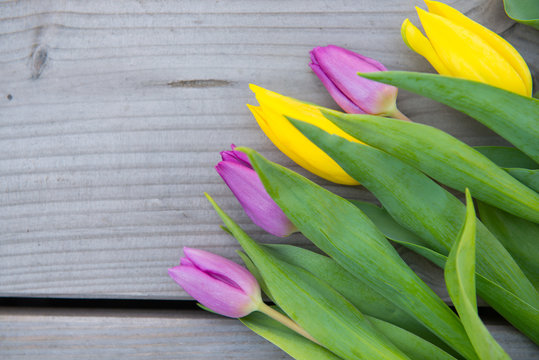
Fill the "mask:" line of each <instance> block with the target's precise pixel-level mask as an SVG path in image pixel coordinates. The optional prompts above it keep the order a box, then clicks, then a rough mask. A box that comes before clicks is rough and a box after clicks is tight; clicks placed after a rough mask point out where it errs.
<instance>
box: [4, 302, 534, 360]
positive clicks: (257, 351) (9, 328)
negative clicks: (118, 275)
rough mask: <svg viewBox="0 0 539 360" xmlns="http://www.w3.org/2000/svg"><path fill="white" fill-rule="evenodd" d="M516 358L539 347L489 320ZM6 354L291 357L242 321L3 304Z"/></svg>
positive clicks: (524, 358) (528, 357)
mask: <svg viewBox="0 0 539 360" xmlns="http://www.w3.org/2000/svg"><path fill="white" fill-rule="evenodd" d="M485 323H486V324H487V327H488V329H489V331H490V332H491V333H492V335H493V336H494V337H495V338H496V339H498V340H499V342H500V344H501V345H502V346H503V347H504V349H505V350H506V351H507V353H508V354H509V355H510V356H511V357H512V359H513V360H532V359H537V356H538V355H539V348H537V346H536V345H535V344H533V343H532V342H531V341H530V340H528V339H527V338H526V337H524V336H523V335H521V334H520V333H519V332H518V331H516V330H515V329H514V328H512V327H510V326H509V325H507V324H506V323H498V322H493V321H489V320H486V321H485ZM0 354H1V355H2V359H5V360H8V359H20V358H35V357H36V356H38V357H39V359H44V360H46V359H54V360H62V359H95V358H96V357H99V358H100V359H119V358H122V357H125V358H130V359H253V360H258V359H260V360H262V359H264V360H267V359H291V358H290V357H289V356H288V355H286V354H285V353H284V352H282V351H281V350H279V349H278V348H277V347H275V346H273V345H272V344H270V343H269V342H267V341H266V340H264V339H263V338H261V337H258V336H257V335H256V334H254V333H252V332H251V331H250V330H249V329H247V328H246V327H244V326H243V325H242V324H241V323H240V322H239V321H237V320H234V319H227V318H223V317H219V316H217V315H211V314H207V313H203V312H202V311H199V312H193V311H189V312H185V311H180V312H179V311H117V310H92V309H73V310H61V309H53V310H51V309H32V308H30V309H18V310H14V309H11V308H0Z"/></svg>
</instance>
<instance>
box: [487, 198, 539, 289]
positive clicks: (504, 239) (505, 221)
mask: <svg viewBox="0 0 539 360" xmlns="http://www.w3.org/2000/svg"><path fill="white" fill-rule="evenodd" d="M477 205H478V210H479V215H480V218H481V221H482V222H483V224H485V225H486V227H487V228H488V229H489V230H490V231H491V232H492V233H493V234H494V235H495V236H496V238H498V239H499V240H500V242H501V243H502V244H503V246H504V247H505V248H506V249H507V251H509V252H510V253H511V255H512V256H513V258H514V259H515V261H516V262H517V263H518V264H519V265H520V268H521V269H522V271H524V273H525V274H526V276H527V277H528V279H530V281H531V282H532V283H533V284H534V285H535V287H536V288H539V260H538V259H539V243H538V236H539V225H537V224H535V223H532V222H530V221H526V220H524V219H521V218H518V217H516V216H514V215H511V214H508V213H506V212H505V211H502V210H500V209H497V208H495V207H492V206H489V205H487V204H485V203H482V202H478V204H477Z"/></svg>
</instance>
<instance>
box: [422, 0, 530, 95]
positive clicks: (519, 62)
mask: <svg viewBox="0 0 539 360" xmlns="http://www.w3.org/2000/svg"><path fill="white" fill-rule="evenodd" d="M425 3H426V4H427V7H428V8H429V12H430V13H431V14H436V15H439V16H441V17H443V18H445V19H447V20H449V21H451V22H452V23H454V24H456V25H459V26H462V27H463V28H465V29H467V30H469V31H471V32H472V33H474V34H476V35H477V36H479V37H480V38H481V39H483V41H485V42H486V43H488V44H489V45H490V46H491V47H492V48H493V49H495V50H496V51H497V52H498V53H499V54H500V56H502V57H503V58H504V59H505V60H506V61H507V62H509V63H510V64H511V66H512V67H513V68H514V69H515V71H516V72H517V73H518V75H519V76H520V78H521V80H522V82H523V83H524V85H525V87H526V90H527V91H526V94H525V95H528V96H530V95H531V93H532V76H531V73H530V69H529V68H528V65H527V64H526V62H525V61H524V59H523V58H522V56H520V54H519V53H518V51H517V50H516V49H515V48H514V47H513V46H511V44H509V43H508V42H507V41H505V40H504V39H503V38H502V37H501V36H499V35H498V34H496V33H495V32H493V31H491V30H489V29H487V28H486V27H484V26H482V25H480V24H478V23H476V22H475V21H473V20H471V19H470V18H468V17H466V16H465V15H464V14H462V13H461V12H459V11H458V10H456V9H453V8H452V7H451V6H449V5H446V4H444V3H441V2H438V1H431V0H425Z"/></svg>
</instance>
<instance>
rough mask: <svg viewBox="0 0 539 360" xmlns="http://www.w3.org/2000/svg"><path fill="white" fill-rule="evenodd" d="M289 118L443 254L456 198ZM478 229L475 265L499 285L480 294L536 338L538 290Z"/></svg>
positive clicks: (456, 215) (454, 226)
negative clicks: (517, 306) (517, 307)
mask: <svg viewBox="0 0 539 360" xmlns="http://www.w3.org/2000/svg"><path fill="white" fill-rule="evenodd" d="M291 121H292V123H293V124H294V125H295V126H296V127H297V128H298V129H299V130H300V131H301V132H302V133H303V134H304V135H305V136H307V138H309V139H310V140H311V141H312V142H313V143H315V144H316V145H317V146H318V147H320V148H321V149H322V150H323V151H325V152H326V153H327V154H328V155H329V156H330V157H332V158H333V159H334V160H335V161H336V162H337V163H338V164H339V165H340V166H341V167H342V168H343V169H344V170H345V171H346V172H347V173H348V174H349V175H350V176H352V177H353V178H355V179H356V180H358V181H359V182H360V183H361V184H363V185H364V186H365V187H366V188H367V189H369V190H370V191H371V192H372V193H373V194H374V195H375V196H376V197H377V198H378V200H379V201H380V202H381V203H382V205H383V206H384V208H385V210H386V211H388V212H389V214H391V216H392V217H393V218H394V219H395V220H396V221H397V222H398V223H399V224H400V225H402V226H404V227H405V228H407V229H408V230H410V231H413V232H414V233H415V234H416V235H418V236H419V237H421V238H422V239H423V241H424V242H423V243H424V244H427V246H428V248H429V249H430V250H431V251H435V252H437V253H440V254H443V255H447V254H448V253H449V250H450V249H451V246H452V244H453V242H454V240H455V239H456V237H457V235H458V229H459V228H460V224H461V221H462V220H461V219H462V218H463V217H464V216H465V212H466V209H465V207H464V205H463V204H462V203H461V202H460V201H459V200H458V199H456V198H455V197H454V196H453V195H451V194H450V193H449V192H447V191H446V190H444V189H443V188H442V187H440V186H439V185H438V184H436V183H435V182H434V181H432V180H431V179H429V178H428V177H427V176H426V175H424V174H422V173H421V172H420V171H418V170H417V169H415V168H413V167H411V166H410V165H407V164H405V163H404V162H402V161H400V160H399V159H397V158H395V157H393V156H391V155H389V154H387V153H385V152H383V151H380V150H377V149H375V148H373V147H370V146H366V145H362V144H358V143H352V142H349V141H347V140H345V139H343V138H341V137H338V136H334V135H329V134H327V133H326V132H324V131H322V130H320V129H319V128H317V127H314V126H312V125H309V124H306V123H302V122H300V121H296V120H291ZM477 232H478V233H477V246H478V249H477V257H478V259H477V271H478V273H480V274H481V275H482V276H484V277H485V278H487V279H488V280H489V281H492V282H493V283H495V284H498V286H499V288H492V287H488V288H487V287H482V286H478V292H479V295H480V296H481V297H482V298H483V299H484V300H485V301H487V302H488V303H489V304H490V305H491V306H492V307H494V308H495V309H496V310H497V311H498V312H500V313H501V314H502V315H503V316H504V317H505V318H506V319H507V320H508V321H510V322H511V323H512V324H513V325H514V326H515V327H517V328H519V329H520V330H521V331H523V332H525V333H526V334H527V335H528V336H529V337H530V338H532V339H533V340H534V341H536V342H538V343H539V328H538V327H537V322H536V321H537V317H538V316H539V310H537V309H539V295H538V293H537V291H536V290H535V288H534V287H533V285H532V284H531V283H530V281H529V280H528V279H527V278H526V276H525V275H524V273H522V270H521V269H520V268H519V267H518V265H517V264H516V262H515V261H514V259H513V258H512V257H511V255H510V254H509V253H508V252H507V250H506V249H505V248H504V247H503V246H502V245H501V244H500V242H499V241H498V240H497V239H496V238H495V237H494V236H493V235H492V234H491V233H490V232H489V231H488V230H487V229H486V227H485V226H484V225H483V224H482V223H479V222H478V224H477ZM500 289H505V290H504V291H500ZM508 293H513V294H514V296H515V297H517V298H520V299H523V300H522V301H523V302H524V303H528V304H530V306H531V307H532V308H534V309H535V310H534V311H535V317H534V316H530V315H529V313H526V312H524V311H523V312H520V311H514V308H513V307H512V306H511V304H509V303H508V302H509V299H507V294H508ZM506 300H507V303H506Z"/></svg>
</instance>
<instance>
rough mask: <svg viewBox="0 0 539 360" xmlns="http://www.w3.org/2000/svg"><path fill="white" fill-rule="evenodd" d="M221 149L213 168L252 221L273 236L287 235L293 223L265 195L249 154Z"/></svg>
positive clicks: (291, 230)
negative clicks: (218, 159) (217, 161)
mask: <svg viewBox="0 0 539 360" xmlns="http://www.w3.org/2000/svg"><path fill="white" fill-rule="evenodd" d="M234 148H235V146H234V145H232V151H223V152H221V158H222V159H223V161H220V162H219V163H218V164H217V166H216V167H215V169H216V170H217V173H219V175H221V177H222V178H223V180H224V181H225V183H226V184H227V185H228V187H229V188H230V190H232V193H233V194H234V196H236V198H237V199H238V201H239V202H240V204H241V206H242V207H243V210H245V213H246V214H247V215H248V216H249V217H250V218H251V220H253V222H254V223H255V224H256V225H258V226H260V227H261V228H262V229H264V230H266V231H267V232H269V233H270V234H273V235H276V236H281V237H283V236H288V235H290V234H291V233H293V232H295V231H297V229H296V227H295V226H294V224H292V222H291V221H290V220H288V218H287V217H286V215H285V214H284V213H283V211H282V210H281V209H280V208H279V206H278V205H277V204H276V203H275V201H273V199H272V198H271V197H270V196H269V195H268V193H267V192H266V189H265V188H264V185H262V181H260V178H259V177H258V174H257V173H256V171H254V169H253V167H252V166H251V163H250V162H249V158H248V157H247V155H245V154H244V153H242V152H241V151H235V150H234Z"/></svg>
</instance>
